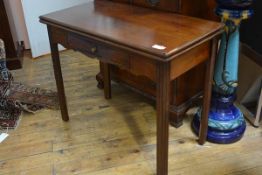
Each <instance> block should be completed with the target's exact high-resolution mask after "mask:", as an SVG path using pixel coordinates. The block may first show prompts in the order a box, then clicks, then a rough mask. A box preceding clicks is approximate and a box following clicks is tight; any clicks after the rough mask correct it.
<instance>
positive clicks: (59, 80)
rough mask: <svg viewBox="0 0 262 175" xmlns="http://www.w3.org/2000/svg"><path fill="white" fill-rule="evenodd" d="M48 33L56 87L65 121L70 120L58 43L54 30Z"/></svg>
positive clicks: (49, 30)
mask: <svg viewBox="0 0 262 175" xmlns="http://www.w3.org/2000/svg"><path fill="white" fill-rule="evenodd" d="M48 34H49V41H50V48H51V56H52V61H53V68H54V74H55V80H56V87H57V92H58V98H59V104H60V109H61V114H62V119H63V121H68V120H69V116H68V110H67V105H66V97H65V90H64V82H63V76H62V71H61V65H60V57H59V51H58V44H57V43H55V42H53V38H52V31H51V29H50V28H48Z"/></svg>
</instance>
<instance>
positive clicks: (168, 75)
mask: <svg viewBox="0 0 262 175" xmlns="http://www.w3.org/2000/svg"><path fill="white" fill-rule="evenodd" d="M40 21H41V22H42V23H44V24H47V27H48V32H49V39H50V46H51V51H52V60H53V65H54V72H55V78H56V84H57V90H58V94H59V102H60V107H61V113H62V118H63V120H64V121H68V120H69V116H68V111H67V105H66V98H65V92H64V85H63V78H62V72H61V66H60V59H59V52H58V43H60V44H62V45H63V46H65V47H66V48H71V49H75V50H78V51H81V52H83V53H84V54H86V55H88V56H89V57H93V58H97V59H98V60H100V61H102V62H103V65H104V66H103V77H104V83H105V91H104V92H105V97H106V98H110V97H111V92H110V65H116V66H118V67H121V68H123V69H125V70H128V71H130V72H132V73H134V74H135V75H139V76H143V77H147V78H149V79H150V80H152V81H153V82H155V83H156V87H157V88H156V106H157V107H156V108H157V174H158V175H167V174H168V135H169V111H170V105H169V104H170V103H169V102H170V93H171V86H170V85H171V82H172V81H173V80H174V79H176V78H177V77H179V76H180V75H182V74H183V73H185V72H187V71H189V70H190V69H192V68H194V67H196V66H197V65H199V64H201V63H202V62H205V61H207V64H206V66H207V71H206V73H205V93H204V102H203V116H202V121H201V129H200V136H199V137H200V138H199V143H200V144H203V143H204V142H205V139H206V134H207V133H206V132H207V122H208V115H207V114H208V111H209V103H210V98H211V83H212V75H213V68H214V61H215V55H216V49H217V37H218V35H220V33H221V31H222V28H223V25H222V24H220V23H216V22H210V21H205V20H201V19H196V18H191V17H186V16H181V15H176V14H172V13H165V12H159V11H156V10H150V9H146V8H141V7H134V6H130V5H125V4H121V3H114V2H109V1H102V0H96V1H94V2H90V3H87V4H84V5H80V6H77V7H72V8H69V9H66V10H62V11H59V12H54V13H51V14H48V15H45V16H41V17H40ZM161 47H162V48H161ZM192 55H194V57H192ZM141 67H143V69H141Z"/></svg>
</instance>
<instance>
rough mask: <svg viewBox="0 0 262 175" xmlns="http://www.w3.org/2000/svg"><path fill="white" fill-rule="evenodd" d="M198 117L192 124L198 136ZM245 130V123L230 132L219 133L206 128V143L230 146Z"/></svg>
mask: <svg viewBox="0 0 262 175" xmlns="http://www.w3.org/2000/svg"><path fill="white" fill-rule="evenodd" d="M198 118H199V117H198V116H195V117H194V120H193V122H192V128H193V131H194V132H195V133H196V134H197V135H198V133H199V126H200V122H199V119H198ZM245 130H246V123H245V122H243V123H242V125H240V126H239V127H238V128H236V129H234V130H232V131H219V130H215V129H212V128H210V127H208V133H207V141H209V142H212V143H219V144H230V143H234V142H237V141H238V140H240V139H241V138H242V137H243V135H244V133H245Z"/></svg>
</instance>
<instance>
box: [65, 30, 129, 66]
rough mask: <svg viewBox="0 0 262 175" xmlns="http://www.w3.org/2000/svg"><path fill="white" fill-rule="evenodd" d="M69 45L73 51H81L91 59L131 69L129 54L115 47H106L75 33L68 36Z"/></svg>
mask: <svg viewBox="0 0 262 175" xmlns="http://www.w3.org/2000/svg"><path fill="white" fill-rule="evenodd" d="M68 45H69V48H71V49H74V50H77V51H80V52H82V53H83V54H85V55H87V56H89V57H91V58H97V59H99V60H101V61H103V62H105V63H110V64H114V65H117V66H119V67H122V68H125V69H129V67H130V63H129V59H130V58H129V54H128V52H125V51H123V50H121V49H118V48H115V47H113V46H105V45H103V44H101V43H99V42H98V41H94V40H92V39H87V38H86V37H84V36H81V35H78V34H73V33H70V34H69V35H68Z"/></svg>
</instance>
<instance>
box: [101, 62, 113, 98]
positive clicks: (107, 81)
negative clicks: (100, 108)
mask: <svg viewBox="0 0 262 175" xmlns="http://www.w3.org/2000/svg"><path fill="white" fill-rule="evenodd" d="M102 72H103V79H104V94H105V98H106V99H111V77H110V64H108V63H103V71H102Z"/></svg>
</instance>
